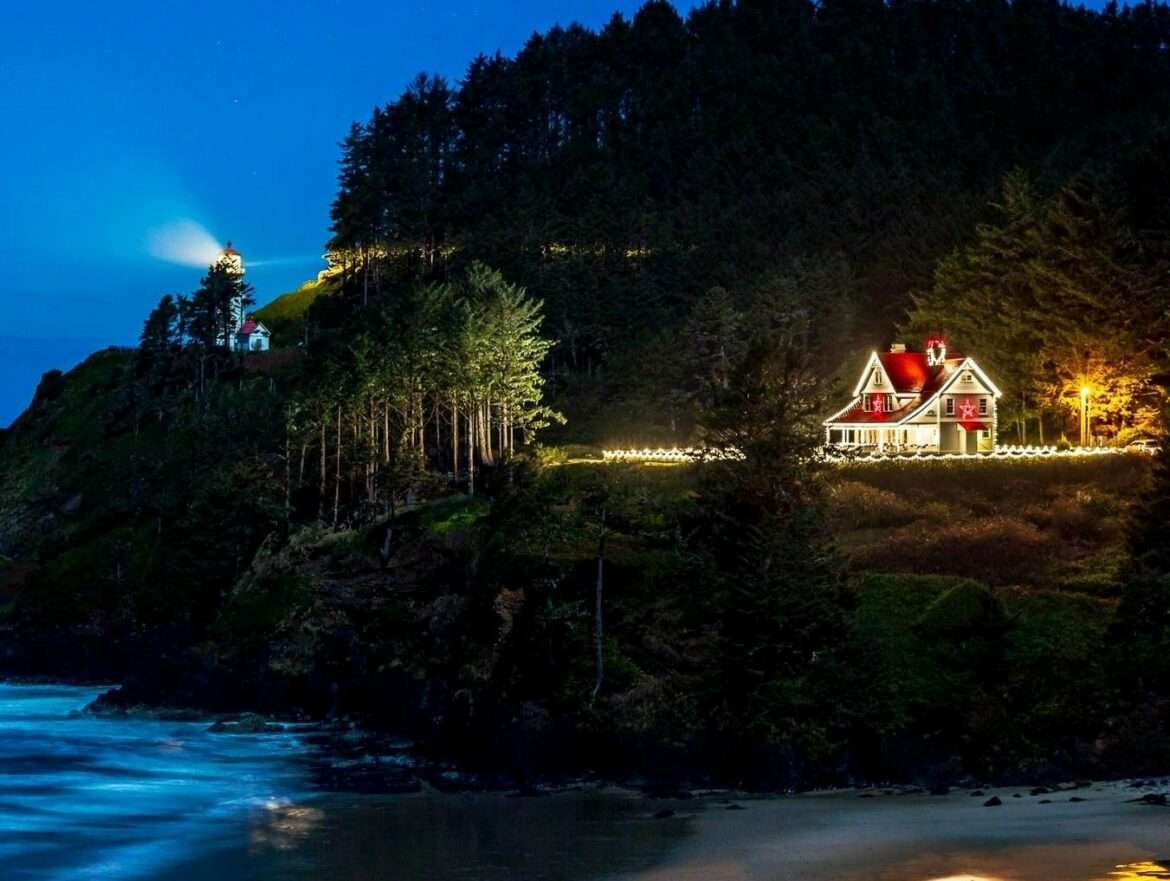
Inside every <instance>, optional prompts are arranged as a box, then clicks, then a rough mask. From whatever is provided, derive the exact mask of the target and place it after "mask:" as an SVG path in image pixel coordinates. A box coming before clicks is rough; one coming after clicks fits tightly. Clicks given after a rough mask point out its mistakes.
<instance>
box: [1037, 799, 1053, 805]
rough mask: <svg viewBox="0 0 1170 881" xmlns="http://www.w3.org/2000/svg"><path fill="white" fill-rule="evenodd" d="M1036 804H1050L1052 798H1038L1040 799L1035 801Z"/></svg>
mask: <svg viewBox="0 0 1170 881" xmlns="http://www.w3.org/2000/svg"><path fill="white" fill-rule="evenodd" d="M1036 804H1038V805H1050V804H1052V799H1050V798H1042V799H1040V801H1038V802H1036Z"/></svg>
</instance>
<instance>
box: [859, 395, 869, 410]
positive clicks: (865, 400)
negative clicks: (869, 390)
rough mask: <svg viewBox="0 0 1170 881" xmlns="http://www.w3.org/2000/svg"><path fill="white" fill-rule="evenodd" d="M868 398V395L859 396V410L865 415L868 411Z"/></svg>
mask: <svg viewBox="0 0 1170 881" xmlns="http://www.w3.org/2000/svg"><path fill="white" fill-rule="evenodd" d="M869 398H870V396H869V395H862V396H861V409H862V410H864V411H865V412H866V413H868V412H869V410H870V406H869Z"/></svg>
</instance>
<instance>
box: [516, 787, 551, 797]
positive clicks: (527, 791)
mask: <svg viewBox="0 0 1170 881" xmlns="http://www.w3.org/2000/svg"><path fill="white" fill-rule="evenodd" d="M546 795H548V793H547V792H545V791H544V790H541V789H537V788H536V787H535V786H524V787H522V788H520V789H517V790H516V791H515V792H509V793H508V798H541V797H543V796H546Z"/></svg>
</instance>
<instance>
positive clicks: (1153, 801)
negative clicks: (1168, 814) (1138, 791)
mask: <svg viewBox="0 0 1170 881" xmlns="http://www.w3.org/2000/svg"><path fill="white" fill-rule="evenodd" d="M1130 801H1131V802H1137V803H1138V804H1143V805H1156V806H1158V807H1162V808H1165V807H1170V796H1167V794H1166V793H1164V792H1147V793H1146V794H1145V795H1143V796H1141V797H1140V798H1131V799H1130Z"/></svg>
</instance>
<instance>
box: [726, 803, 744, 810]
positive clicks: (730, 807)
mask: <svg viewBox="0 0 1170 881" xmlns="http://www.w3.org/2000/svg"><path fill="white" fill-rule="evenodd" d="M725 810H728V811H746V810H747V808H745V807H744V806H743V805H737V804H735V803H734V802H733V803H732V804H729V805H728V806H727V807H726V808H725Z"/></svg>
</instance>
